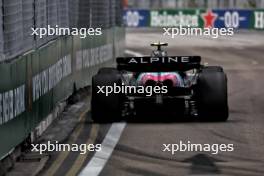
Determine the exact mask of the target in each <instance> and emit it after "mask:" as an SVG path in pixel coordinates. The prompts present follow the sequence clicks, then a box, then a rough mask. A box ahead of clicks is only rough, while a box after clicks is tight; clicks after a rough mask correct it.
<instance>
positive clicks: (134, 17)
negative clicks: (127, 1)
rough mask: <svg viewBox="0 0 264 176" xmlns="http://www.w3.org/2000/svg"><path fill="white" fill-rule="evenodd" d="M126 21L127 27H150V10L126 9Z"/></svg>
mask: <svg viewBox="0 0 264 176" xmlns="http://www.w3.org/2000/svg"><path fill="white" fill-rule="evenodd" d="M123 18H124V21H125V25H126V26H127V27H148V26H149V19H150V11H149V10H133V9H129V10H125V11H124V16H123Z"/></svg>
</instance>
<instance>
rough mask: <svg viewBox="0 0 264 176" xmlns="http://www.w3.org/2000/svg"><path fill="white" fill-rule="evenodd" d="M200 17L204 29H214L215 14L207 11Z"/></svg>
mask: <svg viewBox="0 0 264 176" xmlns="http://www.w3.org/2000/svg"><path fill="white" fill-rule="evenodd" d="M201 16H202V18H203V21H204V28H212V27H214V22H215V20H216V18H217V14H215V13H213V12H212V10H207V12H206V13H203V14H202V15H201Z"/></svg>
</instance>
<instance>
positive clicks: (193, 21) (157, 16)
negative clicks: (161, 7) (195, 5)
mask: <svg viewBox="0 0 264 176" xmlns="http://www.w3.org/2000/svg"><path fill="white" fill-rule="evenodd" d="M150 18H151V19H150V26H153V27H161V26H168V27H169V26H174V27H176V26H190V27H198V26H199V13H197V14H185V13H183V11H178V13H176V14H170V13H168V11H155V10H154V11H151V12H150Z"/></svg>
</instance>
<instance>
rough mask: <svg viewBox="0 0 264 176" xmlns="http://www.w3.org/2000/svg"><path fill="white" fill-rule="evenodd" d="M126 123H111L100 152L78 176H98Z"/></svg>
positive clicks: (130, 53) (131, 53)
mask: <svg viewBox="0 0 264 176" xmlns="http://www.w3.org/2000/svg"><path fill="white" fill-rule="evenodd" d="M125 53H126V54H129V55H133V56H135V57H142V54H141V53H138V52H134V51H130V50H126V51H125ZM125 127H126V123H113V124H112V125H111V127H110V129H109V131H108V132H107V134H106V136H105V138H104V140H103V142H102V148H101V150H100V151H98V152H96V153H95V154H94V156H93V157H92V159H91V160H90V161H89V162H88V164H87V165H86V166H85V167H84V168H83V170H82V171H81V172H80V174H79V176H98V175H99V174H100V173H101V171H102V170H103V168H104V166H105V164H106V163H107V161H108V160H109V158H110V157H111V155H112V153H113V151H114V148H115V146H116V144H117V143H118V141H119V139H120V137H121V134H122V132H123V130H124V129H125Z"/></svg>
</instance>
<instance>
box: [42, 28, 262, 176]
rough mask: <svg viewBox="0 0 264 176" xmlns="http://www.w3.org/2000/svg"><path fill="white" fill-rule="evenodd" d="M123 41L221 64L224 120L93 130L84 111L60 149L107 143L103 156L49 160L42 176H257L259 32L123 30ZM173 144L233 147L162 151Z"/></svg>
mask: <svg viewBox="0 0 264 176" xmlns="http://www.w3.org/2000/svg"><path fill="white" fill-rule="evenodd" d="M126 40H127V42H126V44H127V47H126V48H127V50H129V51H133V52H136V53H139V54H142V55H149V54H150V52H151V48H150V47H149V44H150V43H151V42H156V41H164V42H168V43H169V47H168V48H167V51H168V53H169V55H201V56H202V58H203V62H204V63H205V62H206V63H208V64H209V65H221V66H223V67H224V70H225V72H226V73H227V76H228V94H229V108H230V116H229V120H228V121H227V122H223V123H215V122H214V123H213V122H210V123H209V122H208V123H204V122H197V121H194V122H192V121H177V122H174V123H157V122H156V123H152V122H149V123H120V124H113V125H112V124H93V123H92V122H91V120H90V118H91V117H90V114H89V112H87V113H86V112H84V113H83V114H82V115H81V117H80V119H81V121H80V123H79V124H78V126H77V127H76V129H75V130H74V132H73V134H72V135H71V136H70V138H69V141H65V143H67V142H76V143H104V145H108V146H107V147H106V150H105V151H104V152H102V153H99V154H98V153H95V152H90V153H87V154H86V155H79V154H78V153H72V152H71V153H68V154H61V153H62V152H61V153H57V154H54V157H53V158H52V160H51V161H50V164H49V165H48V166H47V168H46V169H45V170H46V171H47V172H44V174H42V175H67V174H68V175H75V174H78V173H81V175H107V176H108V175H110V176H112V175H113V176H117V175H118V176H174V175H175V176H181V175H234V176H236V175H239V176H251V175H252V176H254V175H259V176H262V175H264V88H263V87H264V78H263V77H264V35H263V33H262V32H254V31H251V32H246V31H239V32H237V33H235V35H234V36H233V37H220V38H219V39H212V38H210V37H191V36H186V37H177V38H174V39H172V38H169V37H168V36H167V37H164V36H162V31H160V30H148V29H140V30H138V29H130V30H128V31H127V38H126ZM130 53H131V52H130ZM150 118H151V117H150ZM160 118H161V119H163V118H167V117H164V116H160ZM212 118H213V117H212ZM114 125H119V127H118V128H115V127H116V126H114ZM120 125H121V126H122V127H121V128H120ZM112 127H113V128H112ZM115 130H117V131H115ZM118 130H119V131H118ZM109 131H111V132H109ZM109 133H112V134H113V136H111V135H110V136H108V137H109V138H108V143H107V140H106V138H105V136H107V135H109ZM119 137H120V138H119ZM109 141H110V142H109ZM113 141H116V144H115V142H113ZM180 141H183V142H186V143H187V141H190V142H191V143H194V144H233V145H234V151H232V152H219V153H218V154H211V152H192V151H186V152H175V154H174V155H172V154H171V153H170V152H164V151H163V149H164V147H163V144H179V143H180ZM110 149H112V150H113V152H112V151H111V150H110ZM64 155H66V156H64ZM95 157H97V158H95ZM98 160H99V161H98ZM91 161H97V162H91ZM91 163H92V164H91ZM91 165H93V166H91ZM84 170H86V171H84ZM88 173H89V174H88Z"/></svg>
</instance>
